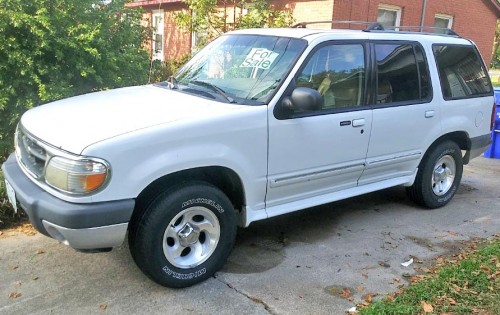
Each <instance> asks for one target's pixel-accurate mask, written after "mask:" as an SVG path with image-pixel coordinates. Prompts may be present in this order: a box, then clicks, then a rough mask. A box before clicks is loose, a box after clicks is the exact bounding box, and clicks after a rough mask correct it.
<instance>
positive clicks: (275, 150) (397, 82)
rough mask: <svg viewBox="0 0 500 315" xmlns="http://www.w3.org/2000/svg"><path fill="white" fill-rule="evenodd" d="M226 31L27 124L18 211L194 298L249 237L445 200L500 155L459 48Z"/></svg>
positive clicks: (19, 163)
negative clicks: (282, 221)
mask: <svg viewBox="0 0 500 315" xmlns="http://www.w3.org/2000/svg"><path fill="white" fill-rule="evenodd" d="M380 29H381V28H380V27H370V28H369V29H367V30H364V31H356V30H318V29H306V28H290V29H258V30H244V31H235V32H230V33H227V34H225V35H223V36H221V37H219V38H218V39H216V40H215V41H213V42H212V43H210V44H209V45H208V46H207V47H205V48H204V49H203V50H202V51H201V52H199V53H198V54H197V55H196V56H195V57H194V58H193V59H192V60H191V61H189V62H188V63H187V64H186V65H185V66H184V67H182V68H181V69H180V70H179V71H178V72H177V74H176V75H175V76H174V77H173V78H172V79H171V80H170V82H164V83H159V84H153V85H148V86H138V87H130V88H123V89H116V90H111V91H103V92H98V93H92V94H87V95H83V96H78V97H74V98H69V99H65V100H61V101H57V102H53V103H51V104H47V105H43V106H40V107H37V108H34V109H31V110H29V111H28V112H26V113H25V114H24V115H23V116H22V119H21V121H20V123H19V127H18V130H17V134H16V152H15V154H12V155H11V156H10V158H9V159H8V160H7V161H6V162H5V163H4V165H3V166H2V169H3V171H4V175H5V178H6V182H7V184H6V185H7V189H8V191H9V196H10V199H11V201H12V202H13V204H14V205H15V206H16V200H17V203H18V204H19V205H20V206H21V207H22V208H23V209H24V210H25V211H26V213H27V214H28V216H29V218H30V220H31V222H32V224H33V225H34V226H35V227H36V228H37V229H38V230H39V231H40V232H41V233H43V234H45V235H47V236H50V237H52V238H55V239H57V240H59V241H61V242H63V243H65V244H67V245H70V246H72V247H73V248H75V249H78V250H87V251H99V250H106V249H110V248H112V247H114V246H119V245H120V244H121V243H122V242H123V240H124V238H125V236H126V234H127V232H128V242H129V245H130V250H131V253H132V256H133V257H134V260H135V261H136V263H137V265H138V266H139V267H140V268H141V269H142V271H143V272H144V273H145V274H146V275H147V276H149V277H150V278H151V279H153V280H154V281H156V282H158V283H160V284H162V285H165V286H170V287H185V286H189V285H192V284H195V283H197V282H200V281H202V280H204V279H206V278H208V277H210V276H211V275H212V274H214V273H215V272H216V271H217V270H218V269H219V268H220V267H221V266H222V265H223V264H224V262H225V260H226V258H227V257H228V255H229V253H230V251H231V248H232V246H233V244H234V241H235V237H236V229H237V226H238V225H239V226H241V227H246V226H248V225H249V224H250V223H251V222H254V221H257V220H262V219H266V218H269V217H273V216H277V215H280V214H284V213H289V212H292V211H296V210H300V209H304V208H308V207H312V206H316V205H319V204H324V203H329V202H332V201H336V200H340V199H344V198H348V197H352V196H356V195H361V194H365V193H368V192H372V191H376V190H380V189H384V188H387V187H391V186H396V185H403V186H405V187H407V190H408V195H409V196H410V198H411V199H412V200H414V201H415V202H416V203H417V204H419V205H421V206H423V207H427V208H437V207H441V206H444V205H445V204H447V203H448V202H449V201H450V200H451V198H452V197H453V195H454V194H455V192H456V190H457V188H458V186H459V184H460V179H461V177H462V167H463V164H467V163H468V162H469V160H470V159H472V158H474V157H477V156H479V155H480V154H481V153H482V152H483V151H484V150H485V149H486V147H487V146H488V145H489V143H490V142H491V139H490V130H491V127H492V125H491V121H490V117H491V116H492V114H493V110H494V102H493V90H492V86H491V83H490V80H489V77H488V74H487V72H486V68H485V66H484V64H483V61H482V59H481V57H480V55H479V53H478V50H477V48H476V46H475V45H474V44H473V43H472V42H471V41H469V40H467V39H463V38H460V37H459V36H456V35H433V34H423V33H410V32H406V33H405V32H391V31H384V30H380Z"/></svg>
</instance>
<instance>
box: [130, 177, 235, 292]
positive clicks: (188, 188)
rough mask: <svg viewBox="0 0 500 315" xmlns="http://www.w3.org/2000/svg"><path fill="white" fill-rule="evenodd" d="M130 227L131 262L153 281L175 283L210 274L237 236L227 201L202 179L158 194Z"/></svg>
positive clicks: (184, 283) (188, 282) (183, 284)
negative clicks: (131, 231) (131, 227)
mask: <svg viewBox="0 0 500 315" xmlns="http://www.w3.org/2000/svg"><path fill="white" fill-rule="evenodd" d="M134 226H135V228H134V231H133V232H134V233H133V234H131V235H132V236H131V237H129V243H130V251H131V253H132V257H133V258H134V260H135V262H136V263H137V265H138V266H139V268H140V269H141V270H142V271H143V272H144V273H145V274H146V275H148V276H149V277H150V278H151V279H153V280H154V281H155V282H157V283H159V284H161V285H164V286H167V287H175V288H180V287H187V286H190V285H193V284H196V283H198V282H201V281H203V280H205V279H207V278H208V277H210V276H212V275H213V274H214V273H215V272H216V271H217V270H219V269H220V268H221V267H222V265H223V264H224V262H225V261H226V259H227V257H228V256H229V254H230V252H231V249H232V247H233V245H234V240H235V238H236V215H235V211H234V208H233V206H232V204H231V202H230V201H229V199H228V198H227V197H226V196H225V195H224V193H222V192H221V191H220V190H219V189H218V188H216V187H214V186H212V185H210V184H208V183H204V182H197V183H192V184H187V185H182V186H179V187H177V188H174V189H172V190H170V191H167V192H164V193H162V194H160V195H159V196H158V197H157V198H156V199H155V200H154V201H153V202H152V203H151V204H150V205H149V206H148V207H147V209H146V210H145V211H144V213H143V215H142V217H141V218H140V219H139V221H138V222H135V224H134ZM129 235H130V234H129Z"/></svg>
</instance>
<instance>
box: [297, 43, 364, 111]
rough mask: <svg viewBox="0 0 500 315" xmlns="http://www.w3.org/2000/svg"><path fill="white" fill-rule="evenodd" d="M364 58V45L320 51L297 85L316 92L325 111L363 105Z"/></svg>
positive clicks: (313, 57) (301, 74)
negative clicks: (321, 99)
mask: <svg viewBox="0 0 500 315" xmlns="http://www.w3.org/2000/svg"><path fill="white" fill-rule="evenodd" d="M364 78H365V57H364V48H363V45H361V44H353V45H347V44H346V45H342V44H338V45H330V46H325V47H322V48H320V49H318V50H317V51H316V52H315V53H314V54H313V55H312V57H311V58H310V59H309V61H308V62H307V64H306V66H305V68H304V69H303V70H302V72H301V73H300V74H299V76H298V77H297V80H296V82H297V86H299V87H309V88H313V89H315V90H317V91H318V92H319V93H320V94H321V95H322V96H323V99H324V106H323V109H333V108H343V107H349V106H358V105H361V104H363V101H364V100H363V96H364V86H365V79H364Z"/></svg>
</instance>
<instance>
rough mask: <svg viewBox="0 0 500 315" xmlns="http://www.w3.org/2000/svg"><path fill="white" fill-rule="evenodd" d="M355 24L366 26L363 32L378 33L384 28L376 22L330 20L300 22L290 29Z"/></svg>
mask: <svg viewBox="0 0 500 315" xmlns="http://www.w3.org/2000/svg"><path fill="white" fill-rule="evenodd" d="M326 23H329V24H332V27H333V24H357V25H367V27H366V28H365V29H364V31H371V30H378V31H383V30H384V27H383V26H382V24H380V23H378V22H367V21H337V20H331V21H313V22H301V23H297V24H295V25H292V28H306V26H307V25H311V24H326Z"/></svg>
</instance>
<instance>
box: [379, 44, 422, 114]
mask: <svg viewBox="0 0 500 315" xmlns="http://www.w3.org/2000/svg"><path fill="white" fill-rule="evenodd" d="M375 57H376V59H377V104H386V103H408V102H411V103H415V102H424V101H426V100H428V99H430V97H431V95H430V81H429V71H428V68H427V63H426V62H425V57H424V55H423V52H422V49H421V48H420V46H419V45H417V44H414V43H403V44H401V43H376V44H375Z"/></svg>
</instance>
